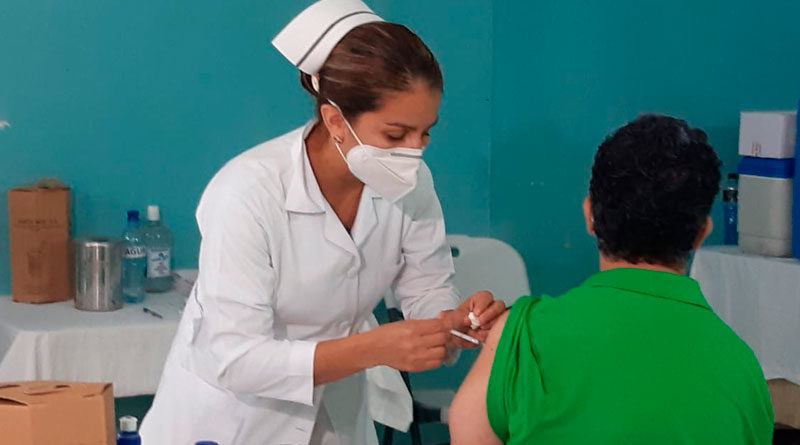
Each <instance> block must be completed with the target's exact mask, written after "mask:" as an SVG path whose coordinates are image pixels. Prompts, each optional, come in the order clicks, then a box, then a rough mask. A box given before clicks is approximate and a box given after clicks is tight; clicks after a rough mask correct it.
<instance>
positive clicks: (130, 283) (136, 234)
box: [122, 210, 147, 303]
mask: <svg viewBox="0 0 800 445" xmlns="http://www.w3.org/2000/svg"><path fill="white" fill-rule="evenodd" d="M122 241H123V242H124V244H125V246H124V250H123V254H122V294H123V295H124V297H125V302H127V303H141V302H142V301H144V282H145V276H146V273H147V251H146V249H145V245H144V239H143V238H142V231H141V229H140V228H139V211H138V210H129V211H128V226H127V227H126V228H125V232H124V233H123V234H122Z"/></svg>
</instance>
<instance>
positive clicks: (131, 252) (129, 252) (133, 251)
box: [122, 246, 147, 259]
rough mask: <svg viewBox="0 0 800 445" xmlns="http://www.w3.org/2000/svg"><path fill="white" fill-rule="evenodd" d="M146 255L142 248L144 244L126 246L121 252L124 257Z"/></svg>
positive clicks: (133, 257)
mask: <svg viewBox="0 0 800 445" xmlns="http://www.w3.org/2000/svg"><path fill="white" fill-rule="evenodd" d="M146 256H147V253H146V252H145V250H144V246H127V247H125V251H124V252H122V257H123V258H126V259H135V258H144V257H146Z"/></svg>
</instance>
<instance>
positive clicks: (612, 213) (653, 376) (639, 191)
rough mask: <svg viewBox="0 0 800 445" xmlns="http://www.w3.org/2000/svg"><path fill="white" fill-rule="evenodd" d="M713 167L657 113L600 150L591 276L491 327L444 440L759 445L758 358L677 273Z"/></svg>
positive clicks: (711, 190)
mask: <svg viewBox="0 0 800 445" xmlns="http://www.w3.org/2000/svg"><path fill="white" fill-rule="evenodd" d="M719 167H720V161H719V159H718V158H717V155H716V153H715V152H714V149H713V148H712V147H711V145H710V144H709V143H708V141H707V139H706V135H705V133H704V132H703V131H702V130H699V129H696V128H692V127H690V126H688V125H687V123H686V122H684V121H682V120H678V119H673V118H670V117H666V116H657V115H645V116H641V117H639V118H638V119H636V120H635V121H633V122H631V123H629V124H628V125H626V126H624V127H622V128H620V129H619V130H617V131H616V132H615V133H614V134H613V135H611V136H610V137H608V138H607V139H606V140H605V141H604V142H603V143H602V144H601V145H600V147H599V148H598V150H597V153H596V155H595V158H594V165H593V167H592V177H591V182H590V186H589V196H588V197H587V198H586V200H585V201H584V203H583V213H584V216H585V219H586V228H587V230H588V232H589V233H590V234H592V235H594V236H595V237H596V238H597V247H598V250H599V259H600V261H599V263H600V272H599V273H597V274H595V275H594V276H591V277H590V278H589V279H588V280H586V281H585V282H584V283H583V284H582V285H581V286H578V287H576V288H574V289H571V290H569V291H567V292H566V293H565V294H563V295H560V296H558V297H556V298H552V297H549V296H540V297H522V298H520V299H519V300H517V302H516V303H515V304H514V305H513V307H512V308H511V309H510V310H509V311H507V312H506V314H505V315H504V316H503V317H502V318H500V319H499V320H498V322H497V323H496V324H495V326H494V327H493V328H492V331H491V333H490V334H489V337H488V339H487V341H486V344H485V345H484V347H483V350H482V351H481V353H480V355H479V357H478V359H477V360H476V362H475V365H474V366H473V368H472V370H471V371H470V373H469V375H468V376H467V378H466V379H465V380H464V383H463V384H462V386H461V388H460V389H459V391H458V394H457V395H456V399H455V400H454V401H453V405H452V407H451V412H450V419H449V422H450V433H451V439H452V443H453V444H456V445H461V444H480V445H490V444H500V443H508V444H582V443H585V444H648V445H650V444H726V445H732V444H769V443H771V440H772V430H773V414H772V406H771V403H770V399H769V393H768V392H767V385H766V382H765V381H764V376H763V374H762V372H761V368H760V366H759V364H758V361H757V360H756V358H755V356H754V355H753V352H752V351H751V350H750V348H749V347H748V346H747V345H746V344H745V343H744V342H743V341H742V340H741V339H739V337H737V336H736V334H735V333H734V332H733V331H732V330H731V329H730V328H729V327H728V326H727V325H726V324H725V323H724V322H723V321H722V320H721V319H720V318H719V317H717V315H716V314H714V312H713V311H712V310H711V308H710V307H709V306H708V303H707V302H706V300H705V298H704V297H703V294H702V293H701V291H700V288H699V286H698V284H697V282H695V281H694V280H692V279H691V278H689V277H687V276H685V269H686V263H687V261H688V259H689V254H690V252H692V251H693V250H695V249H697V247H699V246H700V244H701V243H702V242H703V240H704V239H705V238H706V236H707V235H708V234H709V233H710V232H711V229H712V223H711V219H710V218H709V211H710V209H711V204H712V202H713V200H714V197H715V195H716V194H717V192H718V191H719V180H720V172H719Z"/></svg>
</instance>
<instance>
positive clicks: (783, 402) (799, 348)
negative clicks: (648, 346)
mask: <svg viewBox="0 0 800 445" xmlns="http://www.w3.org/2000/svg"><path fill="white" fill-rule="evenodd" d="M690 275H691V276H692V278H694V279H696V280H697V281H698V283H700V288H701V289H702V291H703V294H704V295H705V297H706V299H707V300H708V303H709V304H710V305H711V307H712V308H713V309H714V312H716V313H717V315H719V316H720V317H721V318H722V319H723V320H724V321H725V322H726V323H727V324H728V325H729V326H730V327H731V328H732V329H733V330H734V331H735V332H736V333H737V334H738V335H739V337H741V338H742V339H743V340H744V341H745V342H747V344H748V345H749V346H750V348H752V349H753V352H755V355H756V357H758V361H759V363H760V364H761V368H762V370H763V371H764V376H765V377H766V378H767V380H768V381H769V387H770V395H771V396H772V401H773V406H774V408H775V419H776V422H779V423H783V424H787V425H790V426H793V427H796V428H800V410H798V407H800V386H798V385H800V261H798V260H797V259H794V258H772V257H762V256H755V255H749V254H744V253H741V252H739V250H738V248H737V247H736V246H709V247H703V248H701V249H699V250H698V251H697V253H696V254H695V256H694V260H693V262H692V266H691V268H690Z"/></svg>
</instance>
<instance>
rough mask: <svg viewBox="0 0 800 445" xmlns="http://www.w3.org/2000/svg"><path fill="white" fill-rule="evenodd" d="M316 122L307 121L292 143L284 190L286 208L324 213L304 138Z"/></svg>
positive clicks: (294, 210) (298, 211)
mask: <svg viewBox="0 0 800 445" xmlns="http://www.w3.org/2000/svg"><path fill="white" fill-rule="evenodd" d="M316 124H317V119H316V118H315V119H312V120H311V121H309V122H308V123H307V124H306V125H305V127H303V128H302V131H299V132H298V133H297V134H298V137H297V138H296V139H295V140H294V142H293V143H292V148H291V151H292V153H291V156H292V177H291V180H290V182H289V188H288V189H287V191H286V203H285V204H286V210H287V211H290V212H297V213H324V212H325V206H324V204H323V202H324V198H323V196H322V191H321V190H320V189H319V184H318V183H317V178H316V177H315V176H314V170H313V169H312V168H311V162H310V161H309V160H308V152H307V150H306V138H307V137H308V135H309V133H311V130H313V129H314V126H315V125H316Z"/></svg>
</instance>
